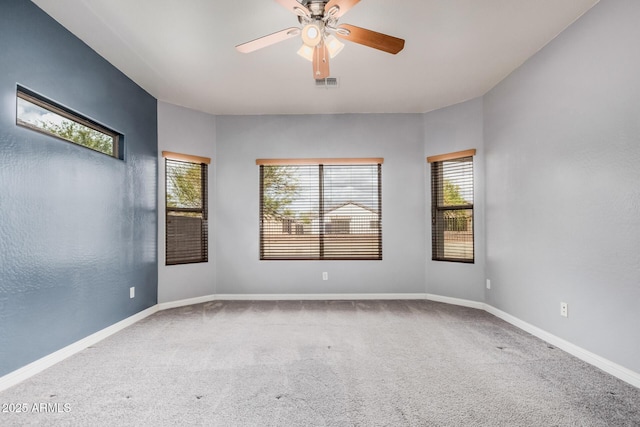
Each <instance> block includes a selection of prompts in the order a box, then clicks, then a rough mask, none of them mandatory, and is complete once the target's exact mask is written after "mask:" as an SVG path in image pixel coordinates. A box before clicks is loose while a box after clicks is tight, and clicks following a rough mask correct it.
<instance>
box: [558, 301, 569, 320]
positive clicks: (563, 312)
mask: <svg viewBox="0 0 640 427" xmlns="http://www.w3.org/2000/svg"><path fill="white" fill-rule="evenodd" d="M560 316H562V317H569V304H567V303H566V302H561V303H560Z"/></svg>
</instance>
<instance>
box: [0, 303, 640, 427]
mask: <svg viewBox="0 0 640 427" xmlns="http://www.w3.org/2000/svg"><path fill="white" fill-rule="evenodd" d="M0 404H1V405H2V406H3V408H2V409H4V408H5V404H6V405H9V404H14V407H13V408H14V409H15V408H16V406H15V404H24V406H23V408H24V409H26V412H21V413H15V412H10V413H7V412H0V425H2V426H18V425H38V426H41V425H47V426H58V425H69V426H76V425H78V426H126V425H131V426H147V425H148V426H170V425H180V426H183V425H207V426H352V425H355V426H403V425H413V426H640V389H637V388H634V387H632V386H631V385H628V384H626V383H624V382H622V381H620V380H618V379H616V378H614V377H612V376H610V375H608V374H606V373H604V372H602V371H600V370H598V369H596V368H594V367H592V366H590V365H588V364H586V363H584V362H582V361H580V360H578V359H576V358H574V357H572V356H570V355H568V354H566V353H564V352H563V351H561V350H559V349H556V348H554V347H553V346H550V345H549V344H547V343H545V342H543V341H541V340H539V339H537V338H535V337H532V336H531V335H529V334H527V333H525V332H523V331H521V330H519V329H517V328H515V327H513V326H511V325H509V324H507V323H505V322H503V321H502V320H500V319H497V318H496V317H494V316H492V315H490V314H488V313H486V312H484V311H480V310H474V309H469V308H464V307H457V306H451V305H447V304H441V303H435V302H430V301H269V302H246V301H245V302H231V301H216V302H211V303H206V304H199V305H194V306H189V307H183V308H178V309H173V310H167V311H162V312H159V313H156V314H155V315H153V316H150V317H148V318H146V319H145V320H143V321H141V322H139V323H137V324H135V325H133V326H131V327H129V328H127V329H125V330H124V331H122V332H120V333H118V334H116V335H114V336H112V337H110V338H108V339H106V340H104V341H101V342H100V343H98V344H97V345H95V346H93V347H91V348H88V349H86V350H85V351H83V352H81V353H79V354H77V355H75V356H73V357H71V358H69V359H67V360H65V361H63V362H61V363H59V364H57V365H55V366H54V367H52V368H50V369H48V370H46V371H45V372H43V373H41V374H39V375H37V376H34V377H33V378H31V379H29V380H27V381H25V382H23V383H21V384H19V385H17V386H15V387H12V388H10V389H8V390H6V391H4V392H2V393H0Z"/></svg>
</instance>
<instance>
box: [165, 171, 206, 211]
mask: <svg viewBox="0 0 640 427" xmlns="http://www.w3.org/2000/svg"><path fill="white" fill-rule="evenodd" d="M201 173H202V166H201V165H199V164H192V163H184V164H180V166H174V167H171V168H170V169H169V170H167V179H168V183H167V206H168V207H171V208H195V209H199V208H201V207H202V174H201Z"/></svg>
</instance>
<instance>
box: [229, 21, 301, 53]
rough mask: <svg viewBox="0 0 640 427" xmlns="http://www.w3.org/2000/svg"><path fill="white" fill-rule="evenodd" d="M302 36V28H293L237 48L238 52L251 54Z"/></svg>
mask: <svg viewBox="0 0 640 427" xmlns="http://www.w3.org/2000/svg"><path fill="white" fill-rule="evenodd" d="M299 34H300V28H296V27H291V28H287V29H284V30H282V31H278V32H277V33H273V34H269V35H268V36H264V37H260V38H259V39H255V40H251V41H250V42H246V43H242V44H239V45H238V46H236V49H237V50H238V52H242V53H249V52H253V51H254V50H258V49H262V48H263V47H267V46H271V45H272V44H276V43H278V42H281V41H283V40H286V39H290V38H291V37H295V36H297V35H299Z"/></svg>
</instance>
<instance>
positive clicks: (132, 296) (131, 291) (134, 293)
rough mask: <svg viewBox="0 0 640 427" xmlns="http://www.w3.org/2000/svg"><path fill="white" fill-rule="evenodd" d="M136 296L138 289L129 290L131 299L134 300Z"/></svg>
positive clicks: (131, 288)
mask: <svg viewBox="0 0 640 427" xmlns="http://www.w3.org/2000/svg"><path fill="white" fill-rule="evenodd" d="M135 296H136V288H135V286H132V287H130V288H129V298H134V297H135Z"/></svg>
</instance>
